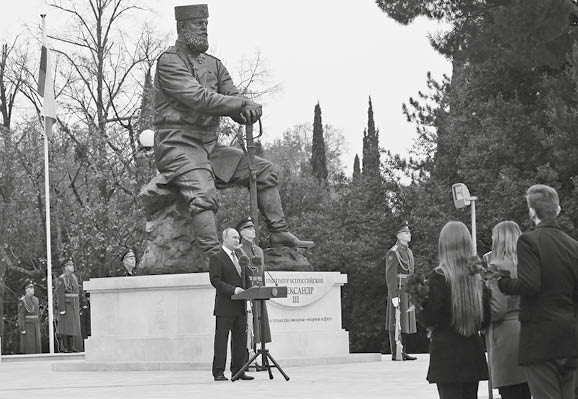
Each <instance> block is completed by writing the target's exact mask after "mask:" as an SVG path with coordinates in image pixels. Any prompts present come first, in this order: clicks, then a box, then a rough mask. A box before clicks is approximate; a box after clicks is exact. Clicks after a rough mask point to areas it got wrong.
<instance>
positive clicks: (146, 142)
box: [138, 129, 155, 149]
mask: <svg viewBox="0 0 578 399" xmlns="http://www.w3.org/2000/svg"><path fill="white" fill-rule="evenodd" d="M138 141H139V142H140V145H141V147H142V148H145V149H150V148H152V147H154V145H155V132H154V131H153V130H151V129H146V130H143V131H142V132H141V133H140V135H139V136H138Z"/></svg>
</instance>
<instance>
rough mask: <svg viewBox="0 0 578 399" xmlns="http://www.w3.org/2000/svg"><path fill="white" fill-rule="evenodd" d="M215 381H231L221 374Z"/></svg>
mask: <svg viewBox="0 0 578 399" xmlns="http://www.w3.org/2000/svg"><path fill="white" fill-rule="evenodd" d="M215 381H229V379H228V378H227V377H225V376H224V375H222V374H221V375H216V376H215Z"/></svg>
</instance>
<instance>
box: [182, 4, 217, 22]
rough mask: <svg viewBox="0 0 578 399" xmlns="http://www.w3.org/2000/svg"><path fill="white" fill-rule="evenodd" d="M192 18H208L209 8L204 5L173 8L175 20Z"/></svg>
mask: <svg viewBox="0 0 578 399" xmlns="http://www.w3.org/2000/svg"><path fill="white" fill-rule="evenodd" d="M193 18H209V7H208V6H207V5H206V4H192V5H190V6H176V7H175V19H176V20H177V21H184V20H186V19H193Z"/></svg>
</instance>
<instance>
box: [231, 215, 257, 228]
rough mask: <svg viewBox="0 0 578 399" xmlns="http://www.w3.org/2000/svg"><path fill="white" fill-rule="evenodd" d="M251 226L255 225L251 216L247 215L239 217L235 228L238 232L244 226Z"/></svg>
mask: <svg viewBox="0 0 578 399" xmlns="http://www.w3.org/2000/svg"><path fill="white" fill-rule="evenodd" d="M251 226H255V225H254V224H253V218H252V217H251V216H247V217H246V218H243V219H241V220H240V221H239V223H237V226H235V230H237V231H239V232H240V231H241V230H243V229H244V228H246V227H251Z"/></svg>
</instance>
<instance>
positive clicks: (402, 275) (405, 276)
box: [397, 274, 410, 278]
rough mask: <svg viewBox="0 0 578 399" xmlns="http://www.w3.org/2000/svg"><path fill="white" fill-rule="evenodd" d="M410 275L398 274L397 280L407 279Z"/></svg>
mask: <svg viewBox="0 0 578 399" xmlns="http://www.w3.org/2000/svg"><path fill="white" fill-rule="evenodd" d="M409 276H410V274H398V275H397V278H408V277H409Z"/></svg>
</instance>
